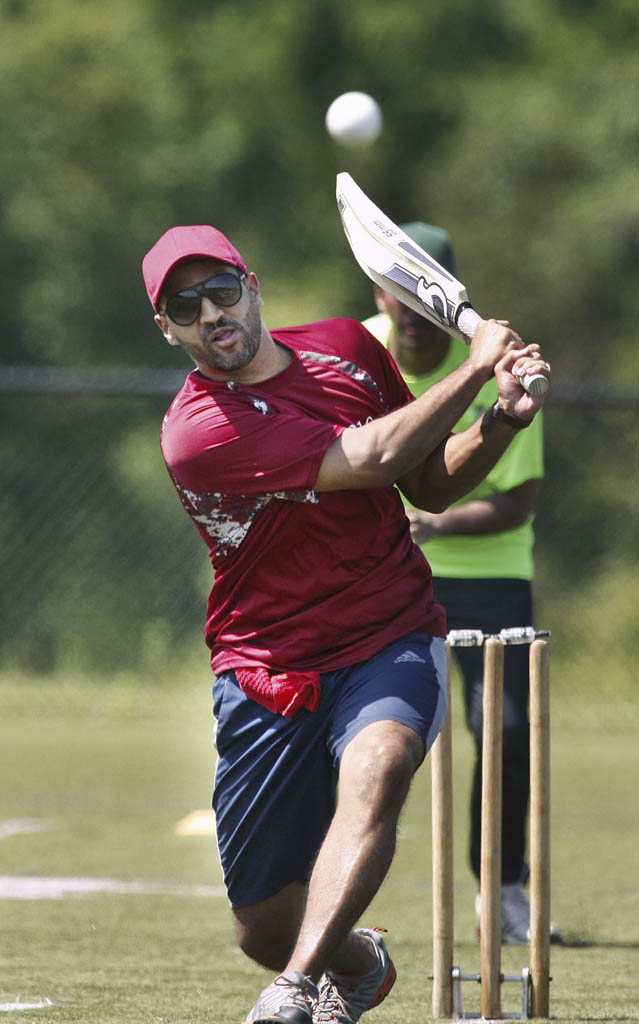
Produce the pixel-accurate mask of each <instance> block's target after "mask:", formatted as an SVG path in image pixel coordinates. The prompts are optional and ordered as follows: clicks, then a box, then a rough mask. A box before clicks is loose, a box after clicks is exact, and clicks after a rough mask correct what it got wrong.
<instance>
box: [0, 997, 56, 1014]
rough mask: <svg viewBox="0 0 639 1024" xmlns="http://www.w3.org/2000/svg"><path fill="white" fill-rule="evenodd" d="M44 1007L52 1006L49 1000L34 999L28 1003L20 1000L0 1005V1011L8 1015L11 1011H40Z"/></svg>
mask: <svg viewBox="0 0 639 1024" xmlns="http://www.w3.org/2000/svg"><path fill="white" fill-rule="evenodd" d="M45 1006H53V1003H52V1002H51V1000H50V999H35V1000H34V1001H33V1002H30V1003H23V1002H22V1000H21V999H16V1001H15V1002H14V1003H0V1011H4V1012H5V1013H10V1012H11V1010H42V1009H43V1007H45Z"/></svg>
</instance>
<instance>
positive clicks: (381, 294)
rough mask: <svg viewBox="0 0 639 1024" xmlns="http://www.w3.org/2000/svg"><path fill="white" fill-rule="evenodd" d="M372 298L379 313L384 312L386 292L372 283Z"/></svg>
mask: <svg viewBox="0 0 639 1024" xmlns="http://www.w3.org/2000/svg"><path fill="white" fill-rule="evenodd" d="M373 298H374V299H375V305H376V306H377V309H378V311H379V312H380V313H385V312H386V292H385V291H384V289H383V288H380V286H379V285H378V284H374V285H373Z"/></svg>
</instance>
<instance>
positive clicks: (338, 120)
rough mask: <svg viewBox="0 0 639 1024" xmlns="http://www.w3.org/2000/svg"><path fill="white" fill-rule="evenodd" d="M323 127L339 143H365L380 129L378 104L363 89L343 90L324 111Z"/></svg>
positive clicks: (361, 144) (380, 116)
mask: <svg viewBox="0 0 639 1024" xmlns="http://www.w3.org/2000/svg"><path fill="white" fill-rule="evenodd" d="M326 130H327V132H328V134H329V135H330V136H331V138H333V139H335V141H336V142H339V143H341V145H342V146H367V145H369V144H370V143H371V142H374V141H375V139H376V138H377V136H378V135H379V133H380V132H381V130H382V112H381V110H380V108H379V104H378V103H377V102H376V101H375V100H374V99H373V97H372V96H369V95H368V93H365V92H345V93H342V95H341V96H338V97H337V99H336V100H333V102H332V103H331V105H330V107H329V108H328V110H327V111H326Z"/></svg>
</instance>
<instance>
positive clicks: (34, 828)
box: [0, 818, 53, 839]
mask: <svg viewBox="0 0 639 1024" xmlns="http://www.w3.org/2000/svg"><path fill="white" fill-rule="evenodd" d="M52 827H53V822H52V821H51V820H50V819H48V818H8V819H7V820H6V821H0V839H8V838H9V836H19V835H22V833H24V832H47V831H48V830H49V829H50V828H52Z"/></svg>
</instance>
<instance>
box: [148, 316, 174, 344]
mask: <svg viewBox="0 0 639 1024" xmlns="http://www.w3.org/2000/svg"><path fill="white" fill-rule="evenodd" d="M153 319H154V320H155V322H156V324H157V325H158V327H159V328H160V330H161V331H162V334H163V335H164V338H165V340H166V341H168V343H169V345H179V344H180V343H179V341H178V340H177V338H174V337H173V335H172V334H171V328H170V327H169V322H168V320H167V319H166V317H165V316H163V315H162V313H156V314H155V316H154V317H153Z"/></svg>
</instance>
